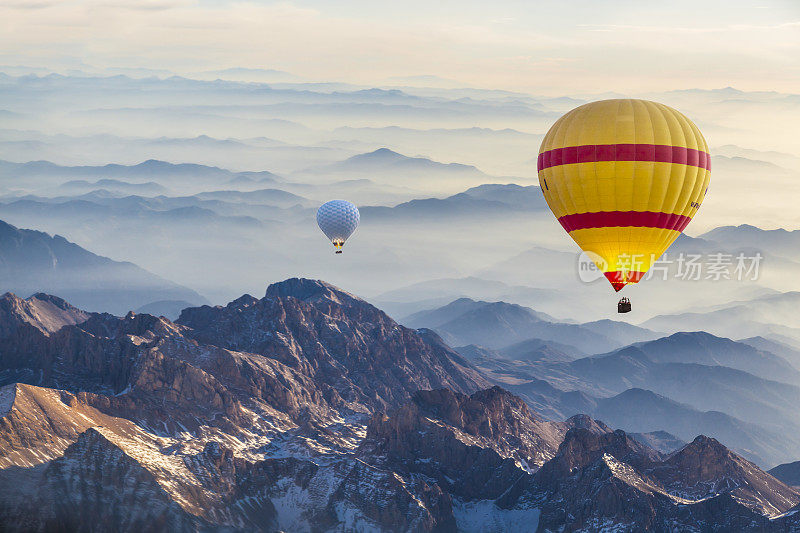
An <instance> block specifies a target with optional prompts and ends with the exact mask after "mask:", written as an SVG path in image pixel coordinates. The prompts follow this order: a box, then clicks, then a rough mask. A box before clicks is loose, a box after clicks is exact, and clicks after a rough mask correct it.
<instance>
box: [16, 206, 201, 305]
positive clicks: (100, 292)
mask: <svg viewBox="0 0 800 533" xmlns="http://www.w3.org/2000/svg"><path fill="white" fill-rule="evenodd" d="M0 280H2V282H0V291H2V292H13V293H16V294H18V295H19V296H22V297H27V296H29V295H31V294H33V293H38V292H48V293H51V294H55V295H57V296H60V297H62V298H64V299H67V300H69V301H71V302H74V303H75V305H77V306H79V307H80V308H82V309H86V310H89V311H107V312H110V313H115V314H124V313H126V312H128V311H129V310H130V309H136V308H138V307H140V306H142V305H144V304H147V303H150V302H153V301H155V300H160V299H165V298H166V299H174V300H185V301H188V302H192V303H193V304H195V305H196V304H199V303H203V302H205V299H204V298H203V297H202V296H200V295H199V294H197V293H196V292H195V291H193V290H191V289H188V288H186V287H183V286H181V285H178V284H177V283H173V282H171V281H168V280H166V279H163V278H161V277H159V276H156V275H155V274H151V273H150V272H147V271H146V270H143V269H141V268H139V267H138V266H136V265H134V264H133V263H125V262H119V261H113V260H111V259H109V258H107V257H102V256H99V255H95V254H93V253H91V252H89V251H87V250H84V249H83V248H81V247H80V246H78V245H76V244H74V243H71V242H69V241H67V240H66V239H64V238H63V237H61V236H58V235H56V236H53V237H51V236H50V235H48V234H46V233H43V232H40V231H34V230H26V229H17V228H16V227H14V226H12V225H10V224H7V223H5V222H2V221H0Z"/></svg>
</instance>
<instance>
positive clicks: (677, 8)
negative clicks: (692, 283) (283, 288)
mask: <svg viewBox="0 0 800 533" xmlns="http://www.w3.org/2000/svg"><path fill="white" fill-rule="evenodd" d="M798 58H800V0H711V1H704V0H693V1H686V0H679V1H672V2H667V1H648V0H609V1H601V0H553V1H551V0H539V1H531V0H519V1H517V0H505V1H503V0H500V1H498V0H495V1H494V2H486V1H465V0H460V1H456V0H452V1H451V0H443V1H439V2H433V1H430V0H429V1H424V0H405V1H403V2H376V1H374V0H372V1H367V0H340V1H333V0H303V1H295V2H266V1H265V2H252V1H251V2H240V1H234V2H229V1H222V0H138V1H137V0H85V1H71V0H65V1H57V0H3V1H2V2H0V65H11V66H15V65H27V66H38V67H47V68H50V69H54V70H58V71H65V70H66V69H70V68H77V69H86V68H87V66H88V67H95V68H106V67H137V68H152V69H167V70H170V71H172V72H176V73H184V74H185V73H191V72H197V71H204V70H218V69H224V68H230V67H247V68H268V69H277V70H284V71H288V72H291V73H292V74H296V75H298V76H300V77H302V78H304V79H308V80H315V81H342V82H351V83H358V84H367V85H379V84H386V83H387V80H389V79H390V78H392V77H407V76H418V75H436V76H440V77H443V78H448V79H453V80H456V81H458V82H459V83H461V84H463V85H469V86H475V87H486V88H497V89H509V90H521V91H525V92H530V93H537V94H553V95H555V94H581V93H597V92H602V91H620V92H626V93H631V92H636V91H651V90H665V89H676V88H693V87H699V88H716V87H724V86H734V87H737V88H739V89H743V90H778V91H782V92H800V60H798Z"/></svg>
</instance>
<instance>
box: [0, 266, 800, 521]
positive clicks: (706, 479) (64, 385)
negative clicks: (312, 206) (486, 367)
mask: <svg viewBox="0 0 800 533" xmlns="http://www.w3.org/2000/svg"><path fill="white" fill-rule="evenodd" d="M657 441H658V442H661V443H665V442H668V439H667V438H665V436H664V435H657V434H655V433H653V434H649V435H628V434H626V433H625V432H623V431H620V430H616V431H615V430H613V429H612V428H611V427H609V426H607V425H606V424H604V423H603V422H600V421H598V420H594V419H592V418H590V417H589V416H586V415H576V416H573V417H571V418H569V419H566V420H562V421H552V420H547V419H545V418H543V417H542V416H540V415H539V414H538V413H536V412H535V411H534V410H532V409H531V408H530V406H529V404H528V403H526V402H525V401H524V400H523V399H522V398H520V397H518V396H515V395H513V394H511V393H510V392H508V391H506V390H504V389H503V388H500V387H497V386H492V383H491V381H490V379H489V378H488V377H487V376H486V375H484V373H483V372H482V371H481V370H479V369H478V368H477V367H476V366H474V364H473V363H472V362H470V361H469V360H467V359H466V358H465V357H463V356H462V355H460V354H459V353H457V352H456V351H454V350H453V349H452V348H450V347H449V346H448V345H447V344H446V343H445V342H444V341H443V340H442V338H441V337H440V336H439V335H437V334H436V333H435V332H434V331H432V330H430V329H418V330H415V329H410V328H407V327H404V326H402V325H400V324H398V323H397V322H395V321H394V320H392V319H391V318H389V317H388V316H387V315H386V314H384V313H383V312H382V311H380V310H379V309H377V308H375V307H374V306H372V305H370V304H368V303H367V302H365V301H363V300H361V299H359V298H357V297H355V296H353V295H351V294H348V293H346V292H344V291H342V290H340V289H337V288H336V287H333V286H332V285H329V284H327V283H324V282H320V281H313V280H308V279H297V278H294V279H289V280H286V281H284V282H281V283H276V284H273V285H270V286H269V288H268V289H267V291H266V294H265V296H264V297H263V298H256V297H253V296H249V295H245V296H242V297H241V298H238V299H237V300H235V301H232V302H231V303H229V304H228V305H226V306H216V307H211V306H202V307H193V308H187V309H185V310H183V312H182V313H181V315H180V317H179V318H178V319H177V320H176V321H174V322H172V321H170V320H168V319H166V318H163V317H155V316H152V315H148V314H143V313H140V314H136V313H132V312H131V313H128V314H127V315H126V316H124V317H117V316H113V315H109V314H101V313H89V312H86V311H82V310H80V309H78V308H76V307H73V306H72V305H70V304H69V303H67V302H66V301H64V300H62V299H60V298H57V297H54V296H49V295H46V294H35V295H34V296H31V297H29V298H25V299H23V298H19V297H17V296H15V295H13V294H10V293H9V294H5V295H4V296H3V297H2V298H0V523H2V524H3V529H4V530H9V531H30V530H34V531H36V530H39V531H46V530H76V529H81V528H82V527H85V524H86V523H87V522H86V520H87V517H91V521H92V524H93V527H94V528H95V529H97V530H118V531H132V530H138V531H164V530H170V531H279V530H283V531H353V530H355V531H456V530H461V531H506V530H531V531H532V530H537V531H554V530H569V531H575V530H597V529H601V528H608V529H614V530H615V531H639V530H642V529H643V528H649V529H651V530H654V531H675V530H681V531H742V530H761V531H772V530H774V531H786V530H792V529H793V528H800V522H798V520H800V518H799V517H800V513H798V512H796V511H798V510H800V508H798V504H800V494H798V493H797V492H796V490H795V489H793V488H791V487H789V486H788V485H786V484H784V483H783V482H781V481H779V480H778V479H776V478H774V477H773V476H771V475H770V474H767V473H765V472H763V471H762V470H761V469H759V468H758V467H757V466H756V465H755V464H753V463H752V462H750V461H748V460H746V459H744V458H742V457H741V456H739V455H737V454H736V453H734V452H732V451H730V450H729V449H728V448H726V447H725V446H724V445H723V444H721V443H720V442H718V441H717V440H715V439H713V438H709V437H705V436H697V437H696V438H693V439H691V442H690V443H689V444H686V445H685V446H682V447H681V448H679V449H678V450H674V451H672V450H670V453H664V452H665V451H666V450H662V451H658V450H656V449H654V448H653V447H651V446H650V445H648V444H647V443H648V442H649V443H651V444H653V445H654V446H655V443H656V442H657ZM673 442H677V440H673Z"/></svg>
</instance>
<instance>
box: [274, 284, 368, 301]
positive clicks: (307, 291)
mask: <svg viewBox="0 0 800 533" xmlns="http://www.w3.org/2000/svg"><path fill="white" fill-rule="evenodd" d="M290 296H291V297H292V298H297V299H298V300H303V301H305V302H317V301H320V300H329V301H331V302H334V303H337V304H352V303H355V302H359V303H363V304H365V305H369V304H367V302H365V301H364V300H361V299H360V298H357V297H355V296H353V295H352V294H350V293H347V292H345V291H343V290H342V289H340V288H338V287H336V286H334V285H331V284H330V283H327V282H325V281H322V280H318V279H307V278H290V279H287V280H284V281H280V282H278V283H272V284H270V286H269V287H267V292H266V295H265V297H266V298H286V297H290Z"/></svg>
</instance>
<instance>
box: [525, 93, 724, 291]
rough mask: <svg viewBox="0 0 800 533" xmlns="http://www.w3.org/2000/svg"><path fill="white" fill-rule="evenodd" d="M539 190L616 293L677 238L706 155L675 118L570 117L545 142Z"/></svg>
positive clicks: (693, 133)
mask: <svg viewBox="0 0 800 533" xmlns="http://www.w3.org/2000/svg"><path fill="white" fill-rule="evenodd" d="M538 164H539V183H540V185H541V187H542V192H543V193H544V196H545V199H546V201H547V204H548V205H549V206H550V209H551V210H552V211H553V213H554V214H555V215H556V217H557V218H558V220H559V222H561V224H562V226H564V229H566V230H567V231H568V232H569V233H570V235H571V236H572V237H573V239H575V241H576V242H577V243H578V245H579V246H580V247H581V248H582V249H583V250H585V251H587V252H593V253H595V254H597V261H596V262H597V263H598V267H600V268H602V269H603V270H604V272H606V277H608V279H609V281H611V283H612V285H613V286H614V288H615V289H617V290H619V289H621V288H622V287H623V286H624V285H625V284H627V283H635V282H636V281H638V280H639V279H641V276H642V275H643V274H644V273H645V272H647V270H648V269H649V268H650V266H651V265H652V262H653V261H654V260H655V259H657V258H658V257H659V256H660V255H661V254H663V252H664V251H665V250H666V249H667V248H668V247H669V245H670V244H672V242H673V241H674V240H675V239H676V238H677V236H678V235H679V234H680V232H681V231H682V230H683V228H684V227H686V224H688V223H689V221H690V220H691V218H692V217H693V216H694V214H695V213H696V212H697V209H698V208H699V207H700V204H701V203H702V201H703V199H704V197H705V194H706V192H707V190H708V184H709V179H710V175H711V171H710V168H711V167H710V155H709V153H708V145H707V144H706V141H705V139H704V138H703V136H702V134H701V133H700V131H699V130H698V129H697V126H695V125H694V124H693V123H692V122H691V121H690V120H689V119H688V118H686V117H685V116H684V115H682V114H681V113H679V112H678V111H676V110H674V109H672V108H670V107H668V106H665V105H663V104H659V103H656V102H649V101H646V100H632V99H627V100H603V101H600V102H593V103H590V104H586V105H583V106H580V107H578V108H576V109H573V110H572V111H570V112H569V113H567V114H566V115H564V116H563V117H561V118H560V119H559V120H558V121H557V122H556V123H555V124H554V125H553V127H552V128H550V130H549V131H548V132H547V134H546V135H545V138H544V140H543V141H542V146H541V148H540V150H539V161H538Z"/></svg>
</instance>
